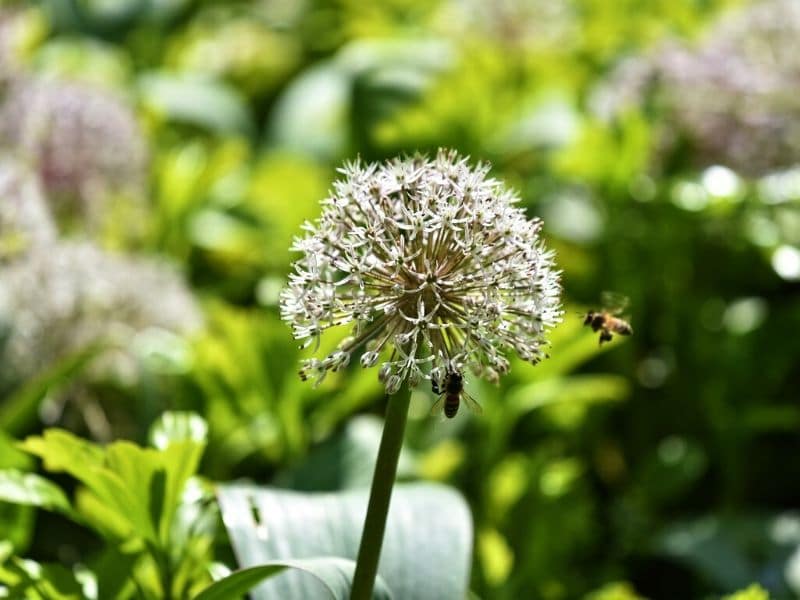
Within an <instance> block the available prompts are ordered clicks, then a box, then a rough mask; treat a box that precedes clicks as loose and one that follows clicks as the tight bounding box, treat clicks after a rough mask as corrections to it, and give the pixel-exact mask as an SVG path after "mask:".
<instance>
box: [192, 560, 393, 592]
mask: <svg viewBox="0 0 800 600" xmlns="http://www.w3.org/2000/svg"><path fill="white" fill-rule="evenodd" d="M355 566H356V564H355V562H353V561H352V560H346V559H343V558H336V557H321V558H307V559H299V560H278V561H272V562H270V563H267V564H263V565H259V566H257V567H250V568H247V569H242V570H241V571H236V572H234V573H231V574H230V575H228V576H227V577H225V578H224V579H221V580H219V581H217V582H216V583H214V584H212V585H210V586H209V587H207V588H206V589H205V590H203V592H202V593H200V594H199V595H198V596H197V597H196V598H195V600H230V599H231V598H237V597H240V596H241V595H242V594H244V593H246V592H248V591H250V590H251V589H252V588H254V587H255V586H256V585H258V584H259V583H261V582H262V581H264V580H265V579H268V578H270V577H273V576H275V575H278V574H280V573H282V572H284V571H285V570H286V569H296V570H297V571H300V572H302V573H307V574H309V575H311V576H313V577H314V578H316V580H317V581H318V582H319V584H321V585H320V586H318V587H317V590H318V591H317V595H314V596H313V597H314V598H319V597H320V596H319V595H318V594H319V592H320V591H322V590H324V592H326V593H327V594H328V597H330V598H331V599H332V600H347V598H349V597H350V589H351V587H352V582H353V573H354V572H355ZM372 597H373V598H374V599H375V600H388V599H389V598H392V594H391V593H390V592H389V589H388V588H387V587H386V583H385V582H384V581H383V579H382V578H381V577H380V576H378V578H377V579H376V581H375V589H374V590H373V593H372ZM291 598H294V596H292V597H291ZM287 600H290V599H289V598H288V597H287Z"/></svg>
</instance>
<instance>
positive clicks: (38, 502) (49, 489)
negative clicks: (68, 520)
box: [0, 469, 73, 516]
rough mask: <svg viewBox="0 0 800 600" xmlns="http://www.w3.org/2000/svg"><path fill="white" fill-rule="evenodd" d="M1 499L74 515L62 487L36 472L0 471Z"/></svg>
mask: <svg viewBox="0 0 800 600" xmlns="http://www.w3.org/2000/svg"><path fill="white" fill-rule="evenodd" d="M0 500H3V501H5V502H11V503H13V504H24V505H27V506H38V507H40V508H46V509H48V510H55V511H58V512H61V513H64V514H65V515H68V516H73V511H72V506H71V505H70V502H69V500H68V499H67V495H66V494H65V493H64V492H63V491H62V490H61V488H60V487H58V486H57V485H56V484H54V483H52V482H50V481H48V480H47V479H45V478H44V477H40V476H39V475H36V474H35V473H23V472H22V471H18V470H17V469H6V470H4V471H0Z"/></svg>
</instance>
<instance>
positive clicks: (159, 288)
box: [0, 242, 202, 377]
mask: <svg viewBox="0 0 800 600" xmlns="http://www.w3.org/2000/svg"><path fill="white" fill-rule="evenodd" d="M0 322H2V323H4V325H5V326H6V327H10V330H9V337H8V338H7V339H6V341H5V344H4V345H0V371H3V372H5V373H6V374H11V375H13V376H14V377H27V376H30V375H32V374H34V373H36V372H37V371H39V370H40V369H42V368H45V367H47V366H48V365H50V364H52V363H53V362H54V361H57V360H58V359H60V358H64V357H66V356H69V355H70V354H72V353H74V352H78V351H80V350H82V349H84V348H86V347H87V346H88V345H90V344H94V343H103V344H106V345H108V347H109V353H107V354H106V355H105V359H104V360H103V361H101V367H102V368H101V369H100V370H101V371H105V372H108V373H111V374H113V375H115V376H119V377H126V376H128V375H129V374H130V372H131V371H132V369H133V366H132V364H133V359H132V355H131V354H130V352H129V347H130V343H131V340H132V339H133V336H134V335H135V334H137V333H139V332H141V331H144V330H146V329H149V328H159V329H165V330H168V331H172V332H176V333H181V332H189V331H192V330H194V329H196V328H198V327H199V326H200V325H201V323H202V318H201V315H200V311H199V308H198V306H197V304H196V303H195V300H194V298H193V296H192V294H191V292H190V291H189V290H188V289H187V288H186V286H185V284H184V283H183V281H182V280H181V279H180V277H179V276H178V275H177V273H175V272H174V271H173V270H172V269H171V268H168V267H167V266H166V265H163V264H160V263H155V262H152V261H148V260H143V259H131V258H128V257H123V256H118V255H114V254H109V253H107V252H104V251H103V250H100V249H99V248H97V247H96V246H93V245H91V244H89V243H68V242H60V243H54V244H52V245H47V246H40V247H37V248H35V249H33V251H31V252H29V253H28V254H27V255H25V256H24V257H22V258H20V259H18V260H15V261H13V262H12V263H10V264H8V265H7V266H4V267H2V268H0ZM111 350H113V351H114V352H111Z"/></svg>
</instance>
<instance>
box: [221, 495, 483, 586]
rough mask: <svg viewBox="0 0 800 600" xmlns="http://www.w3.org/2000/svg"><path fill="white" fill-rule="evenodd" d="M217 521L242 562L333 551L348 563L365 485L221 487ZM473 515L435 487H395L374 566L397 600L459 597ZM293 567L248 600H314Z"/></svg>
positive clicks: (358, 528) (355, 545)
mask: <svg viewBox="0 0 800 600" xmlns="http://www.w3.org/2000/svg"><path fill="white" fill-rule="evenodd" d="M217 496H218V498H219V502H220V508H221V511H222V518H223V522H224V523H225V527H226V528H227V530H228V535H229V537H230V539H231V542H232V544H233V549H234V552H235V554H236V556H237V558H238V562H239V565H240V566H241V567H255V566H259V565H263V564H268V563H270V562H271V561H274V560H286V559H305V558H313V557H318V556H338V557H342V558H346V559H350V560H354V559H355V557H356V555H357V553H358V545H359V542H360V537H361V529H362V527H363V521H364V515H365V513H366V505H367V496H368V491H367V490H365V489H364V490H353V491H347V492H339V493H328V494H303V493H297V492H289V491H284V490H278V489H271V488H260V487H257V486H252V485H244V484H227V485H221V486H219V488H218V490H217ZM471 549H472V517H471V516H470V513H469V510H468V508H467V505H466V503H465V502H464V500H463V498H462V497H461V496H460V495H459V494H458V493H457V492H456V491H455V490H452V489H450V488H448V487H445V486H441V485H435V484H420V483H416V484H400V485H397V486H395V489H394V492H393V495H392V504H391V508H390V511H389V519H388V522H387V525H386V536H385V538H384V544H383V551H382V555H381V562H380V566H379V569H378V572H379V574H380V575H381V576H382V577H383V579H384V581H385V582H386V584H387V585H388V587H389V589H391V590H392V593H393V594H394V595H395V597H396V598H415V599H416V600H428V599H431V600H433V599H441V598H463V597H464V596H465V595H466V593H467V584H468V582H469V567H470V563H471ZM308 585H309V584H308V579H307V578H303V577H302V576H300V575H298V574H297V573H294V572H287V573H285V574H284V575H282V576H281V577H279V578H276V579H274V580H271V581H268V582H266V583H265V584H264V585H263V586H262V587H261V588H259V590H258V592H257V593H255V594H254V595H253V598H255V599H259V598H312V597H314V595H313V590H310V588H309V587H308Z"/></svg>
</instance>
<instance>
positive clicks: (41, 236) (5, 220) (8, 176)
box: [0, 156, 56, 264]
mask: <svg viewBox="0 0 800 600" xmlns="http://www.w3.org/2000/svg"><path fill="white" fill-rule="evenodd" d="M55 239H56V227H55V224H54V223H53V220H52V218H51V216H50V211H49V209H48V207H47V203H46V202H45V200H44V197H43V196H42V191H41V189H40V188H39V182H38V181H37V179H36V177H35V175H34V174H33V173H31V172H30V170H29V169H27V168H26V167H25V166H24V165H22V164H20V163H19V162H17V161H15V160H11V159H9V158H8V157H4V156H0V264H2V263H3V262H4V261H6V260H8V259H11V258H15V257H17V256H19V255H20V254H22V253H24V252H26V251H28V250H29V249H30V248H32V247H33V246H36V245H40V244H47V243H50V242H53V241H54V240H55Z"/></svg>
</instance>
